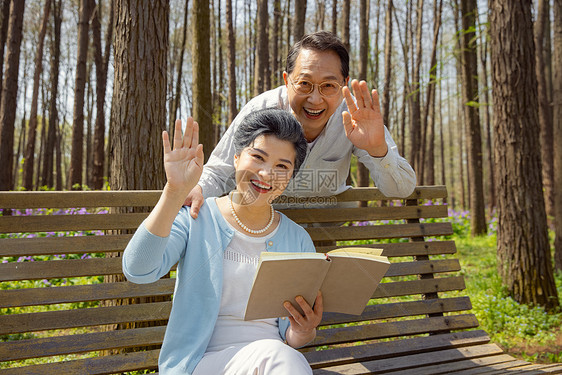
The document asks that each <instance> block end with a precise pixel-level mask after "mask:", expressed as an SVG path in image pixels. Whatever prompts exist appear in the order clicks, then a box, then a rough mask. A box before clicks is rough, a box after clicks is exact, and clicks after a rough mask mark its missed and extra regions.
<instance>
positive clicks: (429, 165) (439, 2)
mask: <svg viewBox="0 0 562 375" xmlns="http://www.w3.org/2000/svg"><path fill="white" fill-rule="evenodd" d="M442 9H443V0H435V1H434V2H433V46H432V47H431V57H430V63H429V82H428V83H427V92H426V95H427V96H426V101H425V108H424V111H423V118H422V129H423V131H422V134H423V138H422V147H421V151H422V155H423V156H422V160H423V162H424V163H425V167H424V169H423V172H424V174H425V176H422V180H423V181H425V183H427V184H428V185H435V149H434V145H435V143H434V142H435V139H434V137H435V90H436V89H435V87H436V83H437V47H438V45H439V44H438V43H439V31H440V30H441V11H442Z"/></svg>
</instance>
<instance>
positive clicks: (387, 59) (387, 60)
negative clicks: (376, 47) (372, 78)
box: [381, 0, 408, 126]
mask: <svg viewBox="0 0 562 375" xmlns="http://www.w3.org/2000/svg"><path fill="white" fill-rule="evenodd" d="M393 8H394V5H393V3H392V0H388V3H387V7H386V22H385V31H384V82H383V94H382V100H381V102H382V118H383V123H384V124H385V125H386V126H390V121H389V115H390V112H389V111H390V91H391V83H392V61H391V59H392V15H393V13H394V10H393ZM403 50H405V49H403ZM406 56H407V54H406ZM407 65H408V64H407V63H406V66H407ZM406 74H407V69H406Z"/></svg>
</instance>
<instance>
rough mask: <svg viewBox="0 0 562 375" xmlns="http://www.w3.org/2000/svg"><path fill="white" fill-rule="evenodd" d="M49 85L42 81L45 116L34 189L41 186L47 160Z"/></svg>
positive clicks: (42, 105)
mask: <svg viewBox="0 0 562 375" xmlns="http://www.w3.org/2000/svg"><path fill="white" fill-rule="evenodd" d="M46 84H47V83H46V82H45V81H43V80H42V81H41V107H42V110H43V112H42V113H43V116H41V137H40V138H39V153H38V154H37V173H36V174H35V184H34V188H35V189H38V188H39V186H41V178H42V177H43V169H42V166H43V160H44V159H45V143H46V138H47V137H46V135H45V133H46V131H45V129H46V128H47V117H46V116H45V114H46V113H47V94H46V89H45V85H46Z"/></svg>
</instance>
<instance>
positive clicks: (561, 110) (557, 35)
mask: <svg viewBox="0 0 562 375" xmlns="http://www.w3.org/2000/svg"><path fill="white" fill-rule="evenodd" d="M553 11H554V22H553V31H554V38H553V47H554V56H553V58H552V61H553V67H552V71H553V79H552V102H553V119H554V121H553V124H554V145H555V147H554V186H558V188H557V189H556V191H555V196H554V220H555V234H556V237H555V240H554V261H555V265H556V269H557V270H559V271H562V189H561V187H562V0H554V4H553Z"/></svg>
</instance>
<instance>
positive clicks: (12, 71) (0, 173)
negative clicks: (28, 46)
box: [0, 0, 25, 190]
mask: <svg viewBox="0 0 562 375" xmlns="http://www.w3.org/2000/svg"><path fill="white" fill-rule="evenodd" d="M24 9H25V1H24V0H20V1H13V2H12V5H11V7H10V21H9V22H10V23H9V26H8V45H7V53H6V71H5V72H4V83H3V85H2V98H1V101H0V165H2V168H0V190H11V189H13V188H14V181H13V177H14V176H13V165H14V125H15V121H16V108H17V100H18V72H19V63H20V46H21V39H22V32H23V12H24Z"/></svg>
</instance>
